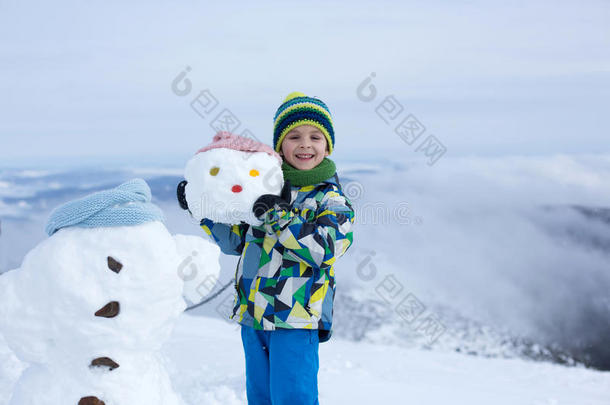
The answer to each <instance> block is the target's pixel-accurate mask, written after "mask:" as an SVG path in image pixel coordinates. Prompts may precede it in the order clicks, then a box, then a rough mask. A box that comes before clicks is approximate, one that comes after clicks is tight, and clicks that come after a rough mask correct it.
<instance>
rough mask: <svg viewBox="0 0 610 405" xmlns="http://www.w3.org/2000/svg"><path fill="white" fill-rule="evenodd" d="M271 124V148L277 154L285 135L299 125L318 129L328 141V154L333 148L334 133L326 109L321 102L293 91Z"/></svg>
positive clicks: (330, 118) (328, 112)
mask: <svg viewBox="0 0 610 405" xmlns="http://www.w3.org/2000/svg"><path fill="white" fill-rule="evenodd" d="M273 120H274V124H273V148H274V149H275V151H276V152H279V151H280V149H281V146H282V141H283V140H284V137H285V136H286V134H287V133H288V132H289V131H290V130H291V129H293V128H295V127H298V126H299V125H312V126H314V127H316V128H318V129H319V130H320V131H321V132H322V133H323V134H324V136H325V137H326V140H327V141H328V154H329V155H330V154H331V153H332V151H333V148H334V146H335V131H334V130H333V120H332V117H331V115H330V111H329V110H328V107H327V106H326V104H324V102H322V100H318V99H317V98H313V97H307V96H306V95H305V94H303V93H300V92H298V91H293V92H292V93H290V94H289V95H288V96H287V97H286V98H285V99H284V102H283V103H282V105H281V106H280V107H279V108H278V109H277V111H276V113H275V117H274V119H273Z"/></svg>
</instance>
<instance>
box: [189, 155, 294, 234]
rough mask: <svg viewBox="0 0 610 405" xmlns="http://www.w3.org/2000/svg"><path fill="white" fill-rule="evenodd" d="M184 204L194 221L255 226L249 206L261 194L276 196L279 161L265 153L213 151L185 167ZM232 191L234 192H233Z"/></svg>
mask: <svg viewBox="0 0 610 405" xmlns="http://www.w3.org/2000/svg"><path fill="white" fill-rule="evenodd" d="M184 178H185V179H186V181H187V182H188V184H187V186H186V190H185V193H186V200H187V202H188V206H189V210H190V211H191V213H192V214H193V217H194V218H196V219H199V220H201V219H203V218H209V219H211V220H212V221H215V222H221V223H226V224H239V223H240V222H241V221H244V222H246V223H249V224H254V225H259V224H260V223H261V221H260V220H259V219H257V218H256V217H255V216H254V214H253V213H252V206H253V205H254V203H255V201H256V200H257V198H258V197H260V196H261V195H263V194H275V195H279V194H280V190H281V189H282V185H283V184H284V176H283V173H282V169H281V166H280V163H279V161H278V160H277V159H276V158H275V157H273V156H271V155H268V154H267V153H266V152H255V153H250V152H241V151H237V150H233V149H228V148H214V149H211V150H207V151H205V152H201V153H197V154H196V155H195V156H193V157H192V158H191V159H190V160H189V161H188V163H187V165H186V169H185V174H184ZM235 187H236V188H235Z"/></svg>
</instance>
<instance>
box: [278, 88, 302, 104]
mask: <svg viewBox="0 0 610 405" xmlns="http://www.w3.org/2000/svg"><path fill="white" fill-rule="evenodd" d="M297 97H307V96H306V95H305V94H304V93H301V92H300V91H293V92H292V93H290V94H289V95H287V96H286V98H285V99H284V101H283V102H284V103H285V102H286V101H289V100H292V99H293V98H297Z"/></svg>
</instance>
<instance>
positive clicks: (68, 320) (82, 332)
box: [0, 221, 220, 405]
mask: <svg viewBox="0 0 610 405" xmlns="http://www.w3.org/2000/svg"><path fill="white" fill-rule="evenodd" d="M185 242H188V243H185ZM185 254H195V255H198V256H199V257H200V260H198V261H197V269H196V270H197V271H196V273H197V274H192V272H191V277H190V278H189V279H188V282H187V283H186V284H191V285H192V284H193V283H195V282H200V281H201V280H202V279H207V278H216V277H217V276H218V273H219V270H220V266H219V264H218V257H219V255H220V251H219V249H218V248H217V247H216V246H215V245H213V244H211V243H209V242H207V241H205V240H204V239H202V238H199V237H194V236H192V237H187V236H182V235H176V236H172V235H171V234H170V233H169V232H168V230H167V229H166V227H165V226H164V225H163V223H162V222H160V221H152V222H146V223H143V224H139V225H133V226H116V227H99V228H80V227H69V228H64V229H60V230H59V231H57V232H56V233H55V234H53V235H52V236H51V237H50V238H48V239H46V240H45V241H43V242H42V243H40V244H39V245H38V246H36V247H35V248H34V249H33V250H32V251H30V252H29V253H28V254H27V255H26V257H25V259H24V261H23V264H22V266H21V268H19V269H16V270H13V271H10V272H8V273H6V274H4V275H3V276H2V277H0V332H1V333H2V334H3V335H4V337H5V339H6V341H7V343H8V345H9V347H11V349H12V350H13V351H14V352H15V354H16V355H17V356H18V357H19V358H20V359H21V360H24V361H26V362H28V363H30V367H29V368H28V369H26V371H25V372H24V373H23V375H22V376H21V378H20V379H19V380H18V382H17V383H16V386H15V388H14V392H13V396H12V399H11V402H10V404H14V405H17V404H19V405H29V404H32V405H33V404H37V405H42V404H59V403H61V404H81V405H87V404H105V405H128V404H129V405H134V404H158V405H178V404H182V401H181V399H180V397H179V396H178V395H177V394H176V393H175V392H174V391H173V389H172V386H171V382H170V379H169V375H168V373H167V371H166V370H165V367H164V360H163V358H162V356H161V354H160V349H161V346H162V345H163V343H164V342H165V341H166V340H167V339H168V338H169V336H170V333H171V331H172V329H173V325H174V323H175V321H176V320H177V318H178V316H179V315H180V314H181V313H182V312H183V311H184V309H185V302H184V298H183V294H184V293H185V291H186V289H185V279H184V275H183V274H181V263H183V262H184V258H185ZM202 258H205V260H202ZM190 289H191V290H192V291H194V290H195V288H192V286H191V288H190ZM199 291H201V290H199ZM194 300H195V298H194V297H192V295H191V301H194Z"/></svg>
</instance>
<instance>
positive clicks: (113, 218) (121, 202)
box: [45, 179, 163, 236]
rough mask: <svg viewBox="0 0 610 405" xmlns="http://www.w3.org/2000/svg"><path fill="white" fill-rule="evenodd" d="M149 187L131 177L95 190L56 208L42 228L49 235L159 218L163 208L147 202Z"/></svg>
mask: <svg viewBox="0 0 610 405" xmlns="http://www.w3.org/2000/svg"><path fill="white" fill-rule="evenodd" d="M150 200H151V193H150V187H149V186H148V184H146V182H145V181H144V180H142V179H133V180H130V181H127V182H125V183H123V184H121V185H120V186H118V187H115V188H113V189H110V190H103V191H98V192H97V193H93V194H90V195H88V196H86V197H83V198H81V199H78V200H74V201H70V202H67V203H65V204H63V205H61V206H59V207H58V208H56V209H55V210H54V211H53V212H52V213H51V216H50V217H49V220H48V222H47V226H46V228H45V231H46V232H47V234H48V235H49V236H51V235H53V234H54V233H55V232H57V231H58V230H60V229H62V228H68V227H79V228H99V227H113V226H132V225H140V224H143V223H146V222H151V221H160V222H163V212H161V210H160V209H159V207H157V206H156V205H155V204H153V203H151V202H150Z"/></svg>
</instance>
